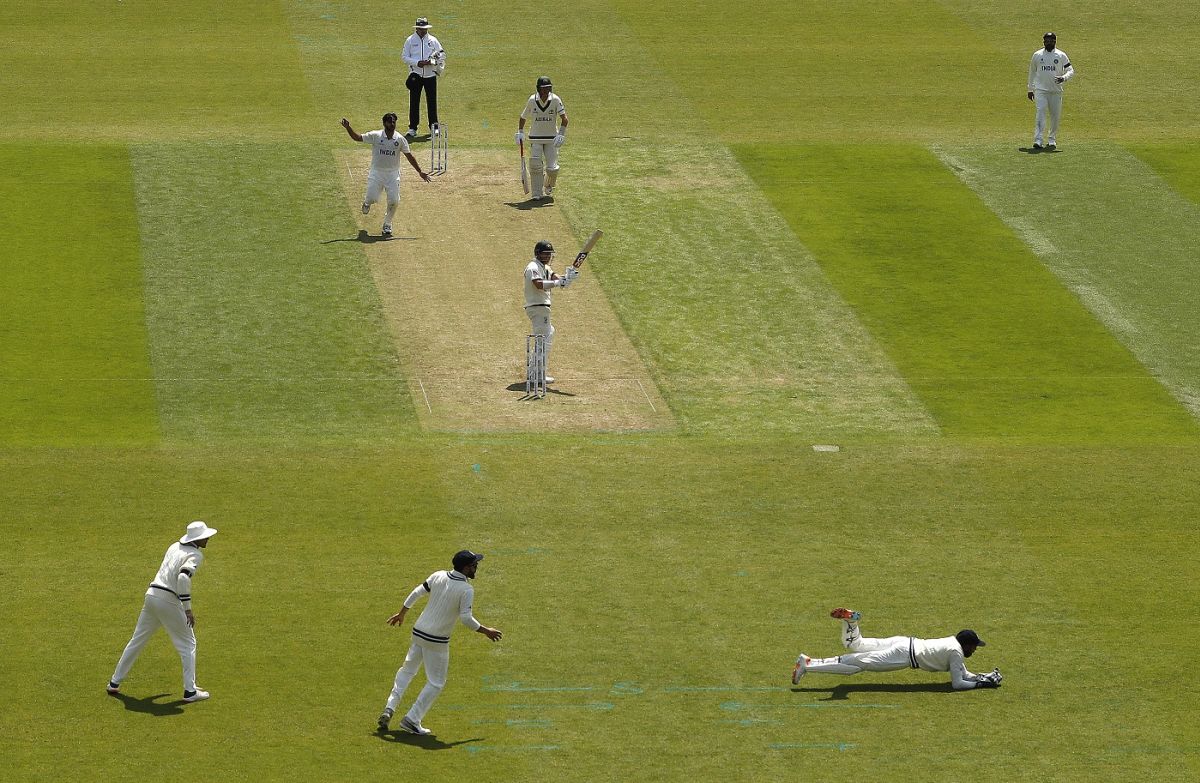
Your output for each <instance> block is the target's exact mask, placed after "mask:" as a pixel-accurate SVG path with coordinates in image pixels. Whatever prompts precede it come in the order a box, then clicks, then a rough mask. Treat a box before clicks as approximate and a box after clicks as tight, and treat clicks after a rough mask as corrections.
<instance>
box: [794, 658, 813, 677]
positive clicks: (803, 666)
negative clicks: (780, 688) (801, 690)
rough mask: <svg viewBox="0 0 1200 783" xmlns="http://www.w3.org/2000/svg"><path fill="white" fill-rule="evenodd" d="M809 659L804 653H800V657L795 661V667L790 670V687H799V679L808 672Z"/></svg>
mask: <svg viewBox="0 0 1200 783" xmlns="http://www.w3.org/2000/svg"><path fill="white" fill-rule="evenodd" d="M811 660H812V659H811V658H809V657H808V656H807V655H805V654H804V653H800V657H799V658H797V659H796V665H795V666H794V667H793V668H792V685H799V684H800V678H801V677H803V676H804V673H805V672H806V671H808V664H809V661H811Z"/></svg>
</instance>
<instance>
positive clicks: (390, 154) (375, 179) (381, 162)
mask: <svg viewBox="0 0 1200 783" xmlns="http://www.w3.org/2000/svg"><path fill="white" fill-rule="evenodd" d="M342 127H343V128H345V129H346V133H348V134H350V138H352V139H354V140H355V141H357V142H360V143H362V144H370V145H371V171H370V173H369V174H367V192H366V195H364V196H363V205H362V213H363V214H364V215H366V214H368V213H370V211H371V205H372V204H374V203H375V202H376V201H379V196H380V195H381V194H382V193H383V192H385V191H386V192H387V217H385V218H384V219H383V236H385V237H389V236H391V235H392V218H393V217H395V215H396V208H397V207H398V206H400V155H404V157H406V158H408V162H409V165H411V166H412V167H413V170H414V171H416V172H417V174H418V175H419V176H420V177H421V179H423V180H425V181H426V182H429V175H428V174H426V173H425V172H424V171H421V164H419V163H417V159H416V158H414V157H413V155H412V150H411V149H410V148H409V146H408V141H407V140H406V139H405V138H404V137H403V136H401V135H400V134H398V133H396V115H395V114H394V113H392V112H388V113H387V114H385V115H383V130H377V131H369V132H367V133H363V134H361V135H360V134H358V133H355V132H354V128H351V127H350V120H348V119H346V118H345V117H343V118H342Z"/></svg>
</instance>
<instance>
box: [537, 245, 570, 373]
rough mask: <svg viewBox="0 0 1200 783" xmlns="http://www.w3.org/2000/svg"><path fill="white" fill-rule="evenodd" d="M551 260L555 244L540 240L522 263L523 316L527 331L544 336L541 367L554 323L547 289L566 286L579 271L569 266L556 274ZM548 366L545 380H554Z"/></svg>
mask: <svg viewBox="0 0 1200 783" xmlns="http://www.w3.org/2000/svg"><path fill="white" fill-rule="evenodd" d="M553 261H554V245H552V244H550V243H549V242H547V241H546V240H544V239H542V240H539V241H538V242H537V243H536V244H535V245H534V246H533V260H532V261H530V262H529V263H528V264H526V265H525V275H524V277H525V315H527V316H529V333H530V334H540V335H542V336H543V337H544V338H545V343H546V356H545V364H544V366H545V367H547V368H549V367H550V349H551V347H553V345H554V325H553V324H551V323H550V289H552V288H566V287H567V286H569V285H571V283H573V282H574V281H575V278H576V277H577V276H578V275H579V270H578V269H576V268H575V267H573V266H572V267H568V268H567V274H566V276H565V277H559V276H558V275H557V274H556V273H555V271H554V270H553V269H551V268H550V264H551V262H553ZM548 373H549V370H548V369H547V375H546V383H547V384H551V383H554V378H553V377H551V376H550V375H549V374H548Z"/></svg>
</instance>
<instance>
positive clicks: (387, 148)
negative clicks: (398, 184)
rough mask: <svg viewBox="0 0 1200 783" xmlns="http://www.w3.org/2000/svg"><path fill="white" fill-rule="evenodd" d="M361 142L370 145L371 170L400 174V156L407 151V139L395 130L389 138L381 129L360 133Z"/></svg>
mask: <svg viewBox="0 0 1200 783" xmlns="http://www.w3.org/2000/svg"><path fill="white" fill-rule="evenodd" d="M362 143H363V144H370V145H371V171H376V172H379V173H381V174H396V175H397V176H399V174H400V156H401V155H402V154H404V153H406V152H409V147H408V141H407V140H406V139H405V138H404V136H402V135H401V134H400V131H396V132H395V133H393V134H392V137H391V138H390V139H389V138H388V137H387V135H386V134H385V133H384V132H383V131H382V130H373V131H370V132H369V133H364V134H363V135H362Z"/></svg>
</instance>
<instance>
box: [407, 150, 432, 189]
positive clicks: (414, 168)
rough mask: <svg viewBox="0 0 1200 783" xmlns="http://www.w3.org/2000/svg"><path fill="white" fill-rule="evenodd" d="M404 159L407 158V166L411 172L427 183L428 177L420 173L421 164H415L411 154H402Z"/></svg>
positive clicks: (415, 160)
mask: <svg viewBox="0 0 1200 783" xmlns="http://www.w3.org/2000/svg"><path fill="white" fill-rule="evenodd" d="M404 157H406V158H408V162H409V165H411V166H412V167H413V170H414V171H416V172H417V175H418V176H419V177H420V178H421V179H423V180H425V181H426V182H429V175H428V174H426V173H425V172H423V171H421V164H420V163H417V159H416V158H414V157H413V154H412V153H411V152H406V153H404Z"/></svg>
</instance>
